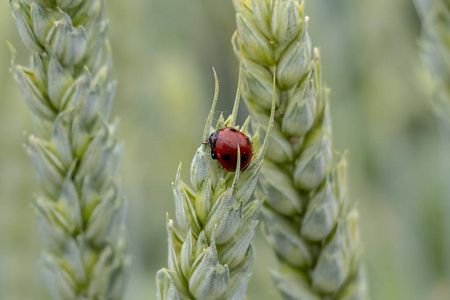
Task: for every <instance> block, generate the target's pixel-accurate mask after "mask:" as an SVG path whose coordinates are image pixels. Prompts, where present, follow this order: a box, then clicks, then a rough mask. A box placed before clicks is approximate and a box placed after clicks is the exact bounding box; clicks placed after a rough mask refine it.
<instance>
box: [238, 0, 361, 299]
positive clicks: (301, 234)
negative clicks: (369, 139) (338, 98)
mask: <svg viewBox="0 0 450 300" xmlns="http://www.w3.org/2000/svg"><path fill="white" fill-rule="evenodd" d="M233 4H234V7H235V11H236V20H237V31H236V32H235V34H234V36H233V38H232V43H233V47H234V49H235V52H236V54H238V53H241V54H240V55H241V56H242V61H243V73H244V75H243V90H242V95H243V99H244V101H245V104H246V106H247V108H248V110H249V112H250V115H251V116H252V118H253V119H254V120H258V121H259V122H262V123H264V121H262V120H267V118H268V116H269V114H270V105H269V103H270V102H269V99H271V98H272V97H274V98H275V101H276V113H275V122H274V128H273V131H272V134H271V137H270V142H269V147H268V151H267V155H266V159H265V162H264V164H263V166H262V168H261V176H260V184H261V185H260V187H259V188H257V190H256V193H255V196H256V197H257V198H258V197H259V196H260V195H262V194H264V193H267V200H266V202H265V205H264V207H263V209H262V212H263V215H264V218H265V221H266V222H265V224H264V225H265V226H264V228H265V232H266V235H267V239H268V241H269V242H270V244H271V245H272V247H273V249H274V252H275V254H276V256H277V258H278V260H279V267H278V269H277V270H273V271H272V272H271V273H272V275H273V278H274V279H275V281H276V284H277V286H278V288H279V290H280V292H281V294H282V296H283V298H284V299H366V286H365V282H364V278H363V272H362V267H361V263H360V256H361V245H360V242H359V236H358V231H357V212H356V208H355V207H354V206H353V205H351V204H350V201H349V199H348V196H347V193H346V184H345V177H346V176H345V169H346V158H345V155H343V156H341V157H340V158H339V159H338V162H337V163H333V151H332V143H331V138H332V132H331V123H330V112H329V90H328V89H327V88H326V87H325V86H324V84H323V82H322V78H321V65H320V55H319V50H318V49H317V48H314V49H312V47H311V41H310V38H309V33H308V17H307V16H305V12H304V1H300V0H234V1H233ZM274 75H276V84H275V88H274V89H273V90H272V89H271V88H270V87H271V78H273V77H274ZM272 91H274V92H272Z"/></svg>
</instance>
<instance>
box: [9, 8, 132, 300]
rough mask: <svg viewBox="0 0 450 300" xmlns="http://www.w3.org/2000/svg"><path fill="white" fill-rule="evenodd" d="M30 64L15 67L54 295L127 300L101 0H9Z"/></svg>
mask: <svg viewBox="0 0 450 300" xmlns="http://www.w3.org/2000/svg"><path fill="white" fill-rule="evenodd" d="M9 3H10V7H11V10H12V12H13V14H14V17H15V20H16V23H17V27H18V29H19V34H20V36H21V37H22V40H23V42H24V44H25V46H26V47H27V48H28V50H30V51H31V53H32V55H31V64H30V66H29V67H23V66H19V65H17V64H16V63H15V62H14V58H15V50H14V49H13V48H12V46H10V47H11V50H12V53H13V62H12V64H11V68H12V71H13V74H14V76H15V78H16V80H17V81H18V83H19V87H20V90H21V92H22V94H23V97H24V98H25V101H26V103H27V104H28V106H29V108H30V110H31V113H32V117H33V120H34V123H35V128H36V132H35V134H33V135H31V136H29V137H28V139H27V143H26V150H27V152H28V153H29V155H30V156H31V158H32V162H33V165H34V167H35V171H36V173H37V177H38V179H39V181H40V183H41V186H42V193H41V194H40V195H39V196H37V197H36V200H35V202H34V207H35V211H36V213H37V216H38V221H39V227H40V229H41V231H42V234H43V237H44V241H45V246H46V249H45V251H44V253H43V255H42V262H43V267H44V272H45V280H46V282H47V286H48V288H49V290H50V292H51V294H52V296H53V298H54V299H121V298H122V296H123V293H124V289H125V283H126V269H127V268H126V267H127V265H128V264H129V257H127V255H126V234H125V227H124V217H125V201H124V197H123V196H122V193H121V190H120V186H119V184H118V177H117V166H118V163H119V159H120V156H121V153H122V148H123V146H122V144H120V143H118V142H117V132H118V122H113V123H109V120H108V119H109V114H110V110H111V104H112V101H113V97H114V94H115V89H116V83H115V81H114V80H112V78H111V72H112V58H111V49H110V46H109V43H108V41H107V39H106V29H107V26H106V22H105V21H104V20H103V4H104V3H103V1H102V0H36V1H32V0H27V1H25V0H10V1H9Z"/></svg>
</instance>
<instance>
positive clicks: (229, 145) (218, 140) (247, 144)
mask: <svg viewBox="0 0 450 300" xmlns="http://www.w3.org/2000/svg"><path fill="white" fill-rule="evenodd" d="M206 144H208V145H209V146H210V147H211V157H212V158H213V159H218V160H219V162H220V164H221V165H222V167H224V168H225V169H226V170H227V171H229V172H235V171H236V164H237V154H238V145H239V151H240V153H241V171H244V170H245V169H247V167H248V165H249V164H250V161H251V160H252V155H253V143H252V142H251V141H250V139H249V138H248V136H246V135H245V134H243V133H242V132H240V131H239V130H237V129H234V128H233V127H227V128H224V129H221V130H217V131H215V132H213V133H212V134H211V135H210V136H209V138H208V141H207V142H206Z"/></svg>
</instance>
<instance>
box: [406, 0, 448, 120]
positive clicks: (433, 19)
mask: <svg viewBox="0 0 450 300" xmlns="http://www.w3.org/2000/svg"><path fill="white" fill-rule="evenodd" d="M415 2H416V7H417V10H418V12H419V14H420V15H421V17H422V39H421V41H420V44H421V47H422V58H423V61H424V62H425V65H426V66H427V68H428V70H429V72H430V74H431V75H432V77H433V85H434V95H433V105H434V110H435V113H436V114H437V115H438V116H439V117H440V118H441V119H442V121H443V122H444V124H445V125H446V126H447V128H448V129H450V30H449V28H450V1H448V0H415Z"/></svg>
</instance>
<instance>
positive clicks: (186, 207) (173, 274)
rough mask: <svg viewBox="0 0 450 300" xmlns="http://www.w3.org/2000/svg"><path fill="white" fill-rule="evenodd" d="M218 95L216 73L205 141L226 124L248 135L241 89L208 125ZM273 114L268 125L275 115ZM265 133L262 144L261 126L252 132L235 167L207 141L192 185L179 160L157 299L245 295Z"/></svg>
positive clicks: (193, 166)
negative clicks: (240, 117) (245, 158)
mask: <svg viewBox="0 0 450 300" xmlns="http://www.w3.org/2000/svg"><path fill="white" fill-rule="evenodd" d="M217 97H218V83H217V77H216V94H215V99H214V102H213V105H212V108H211V111H210V114H209V117H208V120H207V122H206V126H205V130H204V134H203V141H205V140H206V138H207V137H208V136H209V134H210V133H212V132H214V131H216V130H218V129H222V128H225V127H235V128H236V129H239V130H240V131H242V132H243V133H244V134H246V135H249V132H248V125H249V121H250V118H247V120H246V121H245V123H244V124H243V125H242V127H240V126H237V125H236V124H235V122H236V116H237V110H238V106H239V98H240V96H239V93H238V95H237V96H236V101H235V104H234V109H233V113H232V114H231V115H230V116H229V117H228V118H227V119H224V117H223V115H220V117H219V120H218V121H217V123H216V125H215V127H214V128H213V127H212V126H211V124H212V116H213V113H214V109H215V105H216V102H217ZM271 120H272V121H270V122H269V123H268V127H269V128H270V127H271V123H272V122H273V115H272V119H271ZM269 130H270V129H269ZM268 135H270V132H269V133H268ZM268 135H267V136H268ZM267 136H266V138H265V140H264V142H263V144H262V145H260V136H259V130H256V133H255V134H253V136H251V141H252V142H253V147H254V148H253V149H254V153H253V158H252V161H251V163H250V165H249V167H248V168H247V169H246V170H245V171H239V166H240V161H239V159H238V163H237V166H238V167H237V169H236V170H237V171H236V173H231V172H228V171H226V170H225V169H223V168H222V166H221V165H220V163H219V162H218V161H217V160H213V159H212V158H211V149H209V146H208V145H205V144H202V145H201V146H200V147H199V148H198V149H197V152H196V154H195V156H194V158H193V160H192V163H191V176H190V177H191V178H190V179H191V185H188V184H186V183H185V182H183V181H182V180H181V175H180V172H181V165H180V167H179V169H178V172H177V176H176V179H175V183H173V193H174V198H175V208H176V211H175V216H176V220H177V223H178V226H175V225H174V222H173V221H172V220H170V219H168V220H167V231H168V235H169V238H168V244H169V254H168V255H169V260H168V268H164V269H161V270H160V271H159V272H158V274H157V284H158V299H166V300H167V299H211V300H212V299H243V297H244V293H245V289H246V287H247V283H248V280H249V277H250V268H251V266H252V263H253V259H254V249H253V246H252V243H251V241H252V237H253V234H254V231H255V228H256V225H257V224H258V221H257V220H256V219H257V216H258V214H259V211H260V208H261V205H262V201H263V197H261V198H259V199H255V200H250V197H251V195H252V193H253V190H254V188H255V186H256V184H257V181H258V175H259V170H260V168H261V164H262V161H263V157H264V153H265V150H266V148H267V142H268V138H267ZM238 157H240V155H238Z"/></svg>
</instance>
